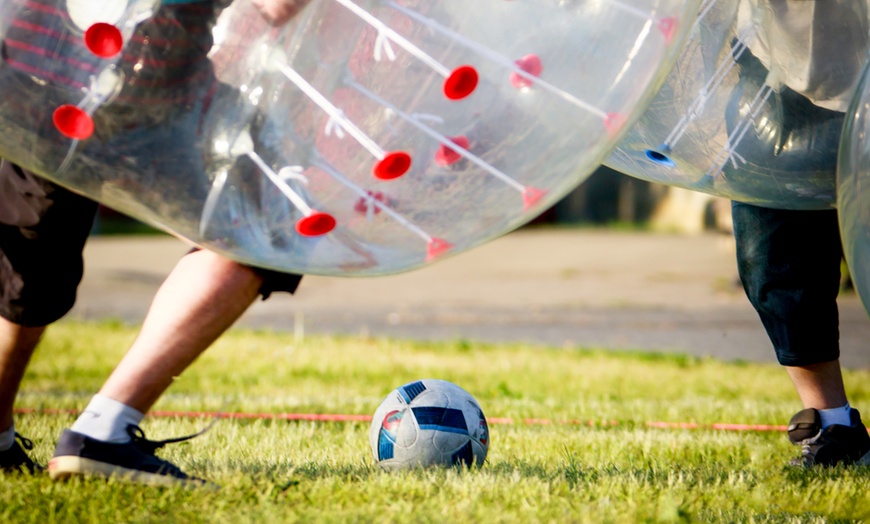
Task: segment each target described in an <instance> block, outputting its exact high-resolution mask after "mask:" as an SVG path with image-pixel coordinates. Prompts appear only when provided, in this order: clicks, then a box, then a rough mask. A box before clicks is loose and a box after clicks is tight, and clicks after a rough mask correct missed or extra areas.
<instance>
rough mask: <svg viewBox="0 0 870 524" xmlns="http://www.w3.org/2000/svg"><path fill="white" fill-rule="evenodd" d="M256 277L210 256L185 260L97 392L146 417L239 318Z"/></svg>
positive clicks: (254, 294)
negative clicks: (173, 382)
mask: <svg viewBox="0 0 870 524" xmlns="http://www.w3.org/2000/svg"><path fill="white" fill-rule="evenodd" d="M261 285H262V277H260V276H259V275H258V274H257V273H255V272H254V271H253V270H251V269H250V268H248V267H245V266H243V265H241V264H239V263H237V262H233V261H231V260H229V259H226V258H224V257H222V256H220V255H217V254H215V253H212V252H210V251H205V250H203V251H196V252H194V253H190V254H188V255H185V256H184V257H183V258H182V259H181V260H180V261H179V262H178V264H177V265H176V266H175V269H173V270H172V273H170V275H169V277H167V279H166V281H164V283H163V285H162V286H161V287H160V289H159V290H158V292H157V295H156V296H155V297H154V301H153V302H152V304H151V308H150V309H149V311H148V315H147V317H146V318H145V322H144V324H143V326H142V330H141V331H140V332H139V336H138V337H137V338H136V341H135V342H134V343H133V345H132V346H131V347H130V349H129V351H128V352H127V354H126V355H125V356H124V358H123V359H122V360H121V363H120V364H118V366H117V367H116V368H115V370H114V371H113V372H112V375H111V376H110V377H109V379H108V380H107V381H106V383H105V384H104V385H103V388H102V389H101V390H100V393H101V394H102V395H105V396H107V397H109V398H112V399H114V400H117V401H119V402H122V403H124V404H126V405H128V406H130V407H132V408H135V409H137V410H139V411H141V412H142V413H146V412H147V411H148V410H149V409H150V408H151V406H152V405H153V404H154V403H155V402H156V401H157V399H158V398H160V395H162V394H163V392H164V391H165V390H166V389H167V388H168V387H169V386H170V385H171V384H172V381H173V380H175V378H176V377H177V376H178V375H180V374H181V372H182V371H184V369H186V368H187V367H188V366H189V365H190V364H191V363H192V362H193V361H194V360H196V358H197V357H198V356H199V355H200V354H201V353H202V352H203V351H205V350H206V349H207V348H208V347H209V346H210V345H211V344H212V342H214V341H215V340H216V339H217V338H218V337H219V336H220V335H221V334H222V333H223V332H224V331H226V330H227V329H228V328H229V327H230V326H232V324H233V323H234V322H235V321H236V320H237V319H238V318H239V317H240V316H241V315H242V313H244V312H245V310H246V309H247V308H248V307H249V306H250V305H251V303H252V302H253V301H254V299H255V298H256V297H257V294H258V291H259V288H260V286H261Z"/></svg>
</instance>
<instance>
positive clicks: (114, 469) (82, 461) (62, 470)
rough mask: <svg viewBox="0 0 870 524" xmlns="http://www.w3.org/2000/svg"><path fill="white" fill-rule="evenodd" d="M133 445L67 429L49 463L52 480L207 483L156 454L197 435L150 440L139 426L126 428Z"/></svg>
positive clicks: (162, 483)
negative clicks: (80, 478) (91, 478)
mask: <svg viewBox="0 0 870 524" xmlns="http://www.w3.org/2000/svg"><path fill="white" fill-rule="evenodd" d="M127 433H128V434H129V435H130V438H131V440H130V442H125V443H123V444H115V443H111V442H103V441H101V440H95V439H92V438H90V437H87V436H85V435H82V434H81V433H77V432H75V431H72V430H69V429H65V430H64V431H63V433H62V434H61V436H60V440H59V441H58V443H57V447H56V448H55V450H54V457H52V459H51V460H50V461H49V462H48V473H49V475H50V476H51V478H52V479H55V480H64V479H67V478H69V477H72V476H76V475H83V476H100V477H106V478H109V477H112V478H118V479H120V480H126V481H130V482H135V483H138V484H152V485H162V486H170V485H190V486H203V485H205V484H206V481H204V480H203V479H200V478H196V477H191V476H189V475H187V474H186V473H184V472H183V471H181V469H179V468H178V466H176V465H175V464H173V463H171V462H168V461H166V460H162V459H160V458H158V457H157V456H155V455H154V452H155V451H156V450H157V449H159V448H161V447H163V446H165V445H166V444H171V443H173V442H182V441H184V440H189V439H191V438H193V437H196V436H197V435H200V434H201V432H200V433H197V434H196V435H190V436H187V437H181V438H176V439H168V440H161V441H151V440H148V439H146V438H145V434H144V433H143V432H142V430H141V429H140V428H139V426H134V425H132V424H131V425H130V426H128V427H127Z"/></svg>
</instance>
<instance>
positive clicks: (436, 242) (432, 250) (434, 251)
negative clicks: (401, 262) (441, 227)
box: [426, 238, 453, 262]
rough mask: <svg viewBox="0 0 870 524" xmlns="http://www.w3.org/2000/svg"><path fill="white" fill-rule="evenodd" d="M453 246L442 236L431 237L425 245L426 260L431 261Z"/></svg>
mask: <svg viewBox="0 0 870 524" xmlns="http://www.w3.org/2000/svg"><path fill="white" fill-rule="evenodd" d="M452 247H453V244H451V243H450V242H448V241H446V240H444V239H443V238H432V239H431V240H429V242H428V244H427V246H426V262H432V261H433V260H435V259H436V258H438V257H440V256H441V255H443V254H444V253H446V252H447V251H450V249H451V248H452Z"/></svg>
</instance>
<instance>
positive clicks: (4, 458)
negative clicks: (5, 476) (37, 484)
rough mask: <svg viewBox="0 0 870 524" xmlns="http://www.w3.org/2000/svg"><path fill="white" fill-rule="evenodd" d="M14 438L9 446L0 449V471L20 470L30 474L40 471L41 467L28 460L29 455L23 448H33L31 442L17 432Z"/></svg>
mask: <svg viewBox="0 0 870 524" xmlns="http://www.w3.org/2000/svg"><path fill="white" fill-rule="evenodd" d="M15 438H16V441H15V443H14V444H12V447H11V448H9V449H7V450H5V451H0V471H2V472H4V473H15V472H21V473H31V474H33V473H38V472H40V471H42V468H41V467H40V466H39V465H37V464H36V463H35V462H33V461H32V460H30V457H28V456H27V453H25V450H26V451H30V450H32V449H33V442H32V441H31V440H30V439H26V438H24V437H22V436H21V435H19V434H18V433H16V434H15Z"/></svg>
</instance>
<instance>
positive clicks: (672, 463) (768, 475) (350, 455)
mask: <svg viewBox="0 0 870 524" xmlns="http://www.w3.org/2000/svg"><path fill="white" fill-rule="evenodd" d="M134 335H135V330H134V329H133V328H130V327H125V326H122V325H118V324H112V323H102V324H79V323H61V324H59V325H58V326H56V327H55V328H53V329H52V330H50V331H49V332H48V334H47V336H46V339H45V340H44V342H43V346H42V347H41V348H40V350H39V352H38V353H37V355H36V357H35V358H34V362H33V365H32V366H31V368H30V370H29V373H28V375H27V376H26V377H25V383H24V385H23V391H22V392H21V395H20V396H19V402H18V405H19V407H21V408H51V409H72V410H77V409H81V408H82V407H83V406H84V405H85V404H86V403H87V401H88V399H89V397H90V395H92V394H93V392H94V391H96V390H97V389H98V388H99V386H100V384H101V383H102V381H103V380H104V378H105V377H106V375H107V374H108V372H109V371H110V369H111V367H112V365H113V364H114V363H115V362H116V361H117V360H118V358H119V357H120V355H121V354H122V353H123V350H124V349H125V348H126V347H127V345H129V343H130V342H131V341H132V339H133V337H134ZM426 377H431V378H442V379H446V380H450V381H453V382H456V383H457V384H459V385H461V386H462V387H464V388H465V389H467V390H468V391H469V392H471V393H472V394H474V395H475V397H477V399H478V400H479V401H480V403H481V405H482V406H483V408H484V411H485V412H486V415H487V416H488V417H489V418H490V419H495V418H511V419H515V420H522V419H527V418H536V419H549V420H552V421H555V422H557V423H554V424H550V425H539V424H523V423H519V422H518V423H514V424H494V425H492V426H491V428H490V432H491V440H492V444H491V448H490V453H489V457H488V459H487V464H486V465H485V466H484V467H483V468H482V469H479V470H470V471H462V470H450V469H447V470H441V469H435V470H427V471H412V472H404V473H398V474H396V473H392V474H391V473H385V472H381V471H380V470H378V469H377V468H376V467H375V466H373V465H372V460H371V457H370V451H369V448H368V436H367V435H368V424H367V423H334V422H333V423H312V422H288V421H281V420H220V421H218V423H217V424H216V425H215V426H214V427H213V428H212V429H211V431H209V432H208V433H206V434H205V435H204V436H202V437H199V438H197V439H195V440H193V441H191V442H189V443H185V444H178V445H174V446H170V447H167V448H164V449H163V450H161V451H160V452H159V453H160V455H161V456H163V457H166V458H168V459H170V460H173V461H174V462H176V463H177V464H179V465H180V466H182V467H183V468H184V469H185V470H187V471H188V472H190V473H193V474H196V475H200V476H203V477H206V478H208V479H210V480H212V481H214V482H216V483H218V484H220V485H221V488H220V489H218V490H207V489H199V490H188V489H181V488H148V487H142V486H132V485H126V484H123V483H118V482H115V481H109V482H106V481H101V480H86V481H81V480H78V481H71V482H66V483H53V482H52V481H50V480H49V479H48V478H47V477H46V476H39V477H35V478H29V477H23V476H19V475H5V476H4V475H0V522H13V523H17V522H33V523H37V522H38V523H46V522H94V523H101V524H103V523H114V522H166V521H170V522H232V523H236V522H297V521H301V522H310V521H325V522H339V521H340V522H344V521H364V522H483V521H496V522H637V521H643V522H660V521H662V522H674V521H715V522H723V521H724V522H833V521H852V520H862V519H870V468H852V469H843V468H835V469H830V470H821V471H794V470H791V469H789V468H786V467H784V466H783V464H784V463H785V462H786V461H787V460H788V459H789V458H790V457H792V456H793V455H794V453H795V450H794V449H793V448H792V447H791V446H790V445H789V444H788V442H787V440H786V439H785V437H784V435H783V434H782V433H781V432H728V431H717V430H675V429H656V428H652V427H649V426H648V425H647V422H651V421H664V422H682V421H690V422H697V423H700V424H710V423H714V422H733V423H748V424H784V423H786V422H787V420H788V418H789V417H790V416H791V415H792V414H793V413H794V412H795V411H797V410H798V409H799V408H800V406H799V404H798V402H797V400H796V395H795V393H794V391H793V389H792V386H791V384H790V383H789V382H788V379H787V377H786V376H785V373H784V372H783V371H782V370H781V369H779V368H778V367H776V366H771V365H757V364H747V363H723V362H719V361H716V360H711V359H696V358H692V357H685V356H670V355H659V354H649V353H632V352H620V353H607V352H604V351H596V350H564V349H551V348H539V347H533V346H529V345H484V344H476V343H471V342H468V341H456V342H452V343H429V342H408V341H395V340H372V339H361V338H330V337H310V338H307V339H306V340H305V341H304V342H303V343H301V344H296V343H294V342H293V338H292V336H291V335H287V334H280V333H269V332H252V331H241V330H239V331H233V332H232V333H230V334H228V335H227V336H226V337H224V338H223V339H221V340H220V341H219V343H218V344H217V345H216V346H215V347H214V348H212V349H211V350H210V351H209V352H207V353H206V354H205V355H204V356H203V357H202V358H201V359H200V360H199V361H198V362H197V363H196V364H195V365H194V366H193V367H192V368H191V369H190V370H188V372H186V373H185V374H184V375H183V376H182V377H180V378H179V379H178V380H177V382H176V383H175V384H174V385H173V387H172V388H171V389H170V391H169V393H168V394H167V395H166V396H165V397H164V398H163V399H161V401H160V403H159V404H158V405H157V406H156V407H155V409H158V410H183V411H188V410H205V411H245V412H258V413H340V414H365V415H369V414H371V413H372V412H374V409H375V407H376V406H377V405H378V403H379V402H380V401H381V400H382V398H383V397H384V396H385V395H386V394H387V393H388V392H389V391H390V390H391V389H393V388H394V387H396V386H398V385H401V384H403V383H405V382H409V381H411V380H415V379H419V378H426ZM868 379H870V372H867V371H849V372H847V373H846V380H847V384H848V386H849V394H850V399H851V401H852V403H853V404H854V405H856V406H858V407H862V406H865V407H866V408H865V409H870V402H868V397H870V380H868ZM72 420H73V415H63V414H61V415H57V414H24V415H18V417H17V420H16V426H17V428H18V429H19V430H20V431H21V432H23V433H24V434H26V435H27V436H29V437H31V438H32V439H33V440H34V441H35V442H36V449H35V450H34V454H35V457H36V458H37V459H39V460H40V461H42V462H45V461H47V460H48V458H49V456H50V455H51V452H52V449H53V443H54V440H55V438H56V437H57V435H58V433H59V432H60V431H61V429H62V428H64V427H66V426H68V425H69V424H70V423H71V422H72ZM571 420H574V421H582V422H584V423H583V424H564V423H558V422H559V421H571ZM586 421H594V422H599V423H603V422H608V421H616V423H617V424H616V425H606V424H595V425H591V426H590V425H587V424H585V422H586ZM206 424H207V420H205V419H193V418H184V417H165V418H163V417H152V418H149V419H146V422H145V423H144V424H143V429H144V430H145V431H146V433H147V434H148V436H149V438H152V439H162V438H168V437H172V436H178V435H183V434H188V433H193V432H196V431H197V430H199V429H201V428H202V427H204V426H205V425H206Z"/></svg>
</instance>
